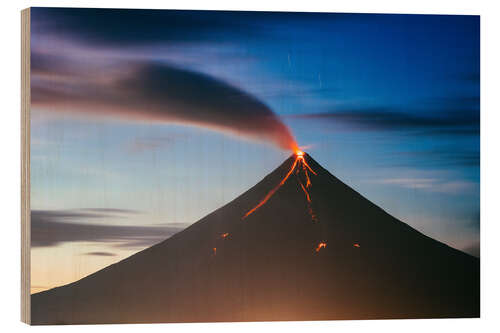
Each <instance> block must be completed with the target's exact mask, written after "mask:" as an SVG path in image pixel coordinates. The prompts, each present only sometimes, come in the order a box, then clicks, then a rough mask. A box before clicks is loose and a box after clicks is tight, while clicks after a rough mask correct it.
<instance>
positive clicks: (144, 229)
mask: <svg viewBox="0 0 500 333" xmlns="http://www.w3.org/2000/svg"><path fill="white" fill-rule="evenodd" d="M111 213H113V214H111ZM116 213H118V214H123V213H127V214H130V213H132V214H136V212H135V211H128V210H123V209H112V208H111V209H103V208H95V209H85V210H33V211H31V246H33V247H48V246H56V245H58V244H60V243H65V242H101V243H109V244H112V245H113V246H118V247H126V248H138V247H145V246H150V245H153V244H155V243H157V242H160V241H162V240H165V239H167V238H168V237H170V236H172V235H173V234H175V233H177V232H179V231H181V230H182V229H184V228H185V227H186V226H187V225H185V224H179V223H175V224H160V225H143V226H137V225H136V226H131V225H114V224H102V223H100V224H97V223H88V222H89V221H96V220H98V219H105V218H112V217H116Z"/></svg>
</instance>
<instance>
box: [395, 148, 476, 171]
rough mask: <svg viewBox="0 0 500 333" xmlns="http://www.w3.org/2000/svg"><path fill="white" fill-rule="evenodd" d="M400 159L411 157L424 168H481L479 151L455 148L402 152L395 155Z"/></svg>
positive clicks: (411, 163)
mask: <svg viewBox="0 0 500 333" xmlns="http://www.w3.org/2000/svg"><path fill="white" fill-rule="evenodd" d="M395 155H396V156H399V157H411V158H415V159H417V160H418V164H419V165H424V166H466V167H467V166H471V167H474V166H479V164H480V160H481V159H480V153H479V151H472V150H462V149H457V148H454V147H449V148H448V149H434V150H426V151H401V152H397V153H395ZM402 164H403V165H415V161H411V162H409V163H406V164H405V163H402Z"/></svg>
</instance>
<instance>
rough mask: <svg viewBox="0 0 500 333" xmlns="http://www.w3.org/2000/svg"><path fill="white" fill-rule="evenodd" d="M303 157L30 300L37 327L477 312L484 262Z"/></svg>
mask: <svg viewBox="0 0 500 333" xmlns="http://www.w3.org/2000/svg"><path fill="white" fill-rule="evenodd" d="M298 158H299V157H298V155H293V156H291V157H290V158H289V159H287V160H286V161H285V162H284V163H283V164H282V165H281V166H279V167H278V168H277V169H275V170H274V171H273V172H271V173H270V174H269V175H267V176H266V177H265V178H264V179H263V180H262V181H260V182H259V183H258V184H257V185H255V186H254V187H252V188H251V189H249V190H248V191H247V192H245V193H243V194H242V195H241V196H239V197H238V198H236V199H235V200H233V201H232V202H230V203H228V204H226V205H225V206H223V207H221V208H220V209H217V210H216V211H214V212H212V213H211V214H209V215H207V216H206V217H204V218H202V219H201V220H199V221H198V222H196V223H194V224H193V225H191V226H190V227H188V228H186V229H184V230H183V231H181V232H179V233H177V234H175V235H174V236H172V237H170V238H169V239H167V240H165V241H163V242H161V243H158V244H156V245H154V246H152V247H150V248H147V249H145V250H143V251H141V252H138V253H136V254H135V255H132V256H131V257H128V258H127V259H124V260H122V261H120V262H118V263H116V264H113V265H110V266H108V267H106V268H104V269H102V270H100V271H98V272H96V273H94V274H91V275H89V276H87V277H85V278H83V279H81V280H79V281H76V282H74V283H71V284H68V285H65V286H62V287H58V288H54V289H51V290H48V291H44V292H41V293H37V294H33V295H32V296H31V323H32V324H92V323H154V322H219V321H275V320H331V319H389V318H453V317H478V316H479V291H480V290H479V284H480V281H479V259H477V258H475V257H472V256H470V255H468V254H465V253H463V252H460V251H458V250H456V249H453V248H451V247H449V246H447V245H445V244H443V243H440V242H438V241H436V240H434V239H431V238H429V237H427V236H425V235H423V234H422V233H420V232H418V231H416V230H415V229H413V228H411V227H410V226H408V225H407V224H405V223H403V222H401V221H399V220H398V219H396V218H394V217H392V216H391V215H389V214H388V213H386V212H385V211H384V210H382V209H381V208H379V207H377V206H376V205H374V204H373V203H371V202H370V201H368V200H367V199H365V198H364V197H363V196H361V195H360V194H359V193H357V192H356V191H354V190H353V189H351V188H350V187H348V186H347V185H345V184H344V183H342V182H341V181H340V180H339V179H337V178H336V177H335V176H333V175H332V174H331V173H329V172H328V171H327V170H325V169H324V168H322V167H321V166H320V165H319V164H318V163H316V161H314V160H313V159H312V158H311V156H310V155H308V154H303V155H302V157H301V158H303V159H304V163H301V164H302V166H300V167H299V166H297V159H298ZM305 165H307V166H308V168H310V169H309V170H310V171H309V172H307V170H308V169H307V168H306V167H305ZM306 172H307V174H306ZM284 179H285V181H284V182H283V180H284ZM263 198H264V199H265V200H264V199H263Z"/></svg>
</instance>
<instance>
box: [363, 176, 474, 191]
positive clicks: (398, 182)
mask: <svg viewBox="0 0 500 333" xmlns="http://www.w3.org/2000/svg"><path fill="white" fill-rule="evenodd" d="M370 182H371V183H375V184H384V185H394V186H399V187H403V188H409V189H416V190H424V191H427V192H436V193H447V194H460V193H463V192H466V191H470V190H472V189H474V188H475V187H477V183H474V182H469V181H453V180H450V181H446V180H441V179H439V178H420V177H411V178H405V177H394V178H383V179H376V180H370Z"/></svg>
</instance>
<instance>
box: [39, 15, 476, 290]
mask: <svg viewBox="0 0 500 333" xmlns="http://www.w3.org/2000/svg"><path fill="white" fill-rule="evenodd" d="M479 29H480V28H479V17H478V16H456V15H455V16H444V15H382V14H317V13H267V12H215V11H213V12H211V11H166V10H155V11H148V10H102V9H57V8H32V11H31V87H32V91H31V96H32V111H31V206H32V251H31V258H32V261H31V265H32V272H31V273H32V275H31V279H32V292H38V291H41V290H45V289H49V288H52V287H55V286H58V285H63V284H66V283H69V282H73V281H75V280H77V279H80V278H82V277H84V276H86V275H88V274H90V273H92V272H94V271H96V270H99V269H101V268H103V267H105V266H107V265H109V264H111V263H113V262H116V261H118V260H121V259H123V258H125V257H127V256H129V255H131V254H133V253H135V252H137V251H140V250H142V249H144V248H146V247H148V246H150V245H152V244H154V243H157V242H159V241H161V240H163V239H165V238H167V237H169V236H171V235H173V234H174V233H176V232H178V231H180V230H182V229H183V228H185V227H186V226H188V225H190V224H192V223H194V222H196V221H197V220H199V219H200V218H202V217H204V216H205V215H207V214H208V213H210V212H212V211H213V210H215V209H217V208H219V207H221V206H222V205H224V204H226V203H227V202H229V201H231V200H232V199H234V198H236V197H237V196H238V195H240V194H241V193H243V192H244V191H246V190H247V189H249V188H250V187H252V186H253V185H255V184H256V183H257V182H258V181H260V180H261V179H262V178H263V177H264V176H265V175H267V174H268V173H269V172H270V171H272V170H274V169H275V168H276V167H277V166H279V165H280V164H281V163H282V162H283V160H284V159H286V158H287V157H288V156H289V155H290V154H291V149H294V147H295V145H296V144H297V145H298V146H300V147H301V148H302V149H304V150H305V151H307V152H308V153H309V154H310V155H311V156H312V157H313V158H314V159H315V160H316V161H317V162H318V163H320V164H321V165H322V166H323V167H324V168H326V169H327V170H329V171H330V172H331V173H332V174H334V175H335V176H336V177H338V178H339V179H341V180H342V181H343V182H345V183H346V184H348V185H349V186H351V187H352V188H354V189H355V190H356V191H358V192H359V193H361V194H362V195H363V196H365V197H366V198H368V199H369V200H370V201H372V202H374V203H375V204H377V205H379V206H380V207H382V208H383V209H384V210H386V211H387V212H389V213H390V214H391V215H393V216H395V217H396V218H398V219H400V220H402V221H404V222H405V223H408V224H409V225H411V226H412V227H413V228H415V229H417V230H419V231H421V232H423V233H424V234H426V235H428V236H430V237H433V238H435V239H437V240H439V241H442V242H444V243H446V244H448V245H450V246H452V247H455V248H458V249H461V250H464V251H466V252H468V253H471V254H473V255H476V256H479V224H480V222H479V220H480V211H479V180H480V172H479V160H480V151H479V146H480V138H479V134H480V133H479V132H480V128H479V127H480V124H479V122H480V112H479V110H480V83H479V79H480V78H479V71H480V64H479V56H480V54H479Z"/></svg>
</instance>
